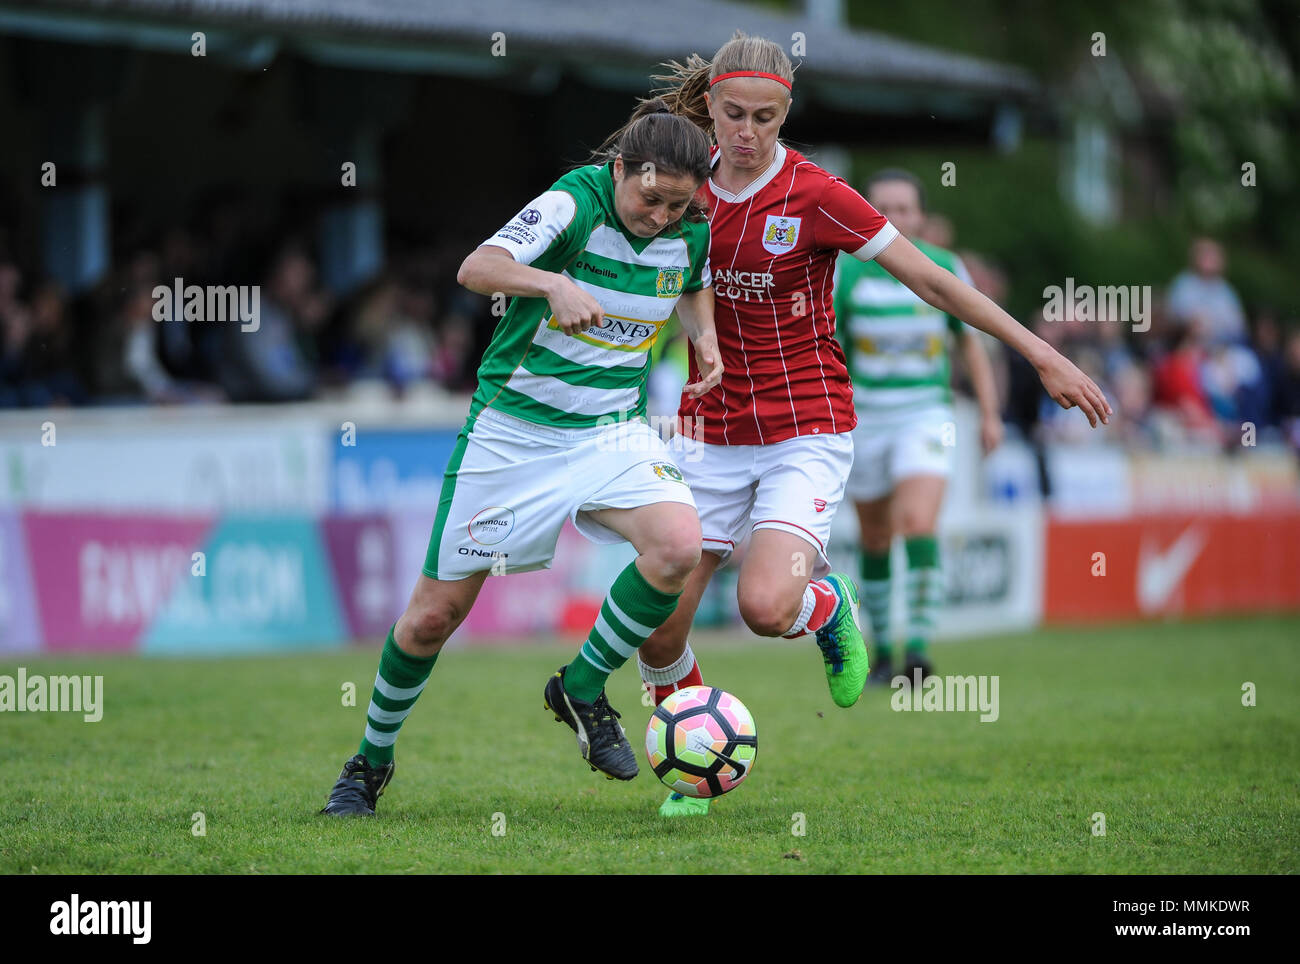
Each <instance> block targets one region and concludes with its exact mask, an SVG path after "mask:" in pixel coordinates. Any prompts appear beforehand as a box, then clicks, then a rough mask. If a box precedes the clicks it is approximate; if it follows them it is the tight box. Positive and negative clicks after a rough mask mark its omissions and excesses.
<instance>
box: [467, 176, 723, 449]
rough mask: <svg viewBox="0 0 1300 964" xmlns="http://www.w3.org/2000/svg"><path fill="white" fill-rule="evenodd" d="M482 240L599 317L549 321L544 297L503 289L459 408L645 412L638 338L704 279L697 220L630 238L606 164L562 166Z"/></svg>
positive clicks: (565, 416) (589, 414) (582, 419)
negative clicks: (555, 279)
mask: <svg viewBox="0 0 1300 964" xmlns="http://www.w3.org/2000/svg"><path fill="white" fill-rule="evenodd" d="M483 243H484V244H491V245H496V246H497V247H501V248H505V249H506V250H507V251H509V252H510V253H511V255H512V256H513V257H514V259H515V260H516V261H518V262H519V263H521V264H528V265H532V266H533V267H534V268H540V269H542V270H544V271H554V272H558V273H560V274H562V275H564V276H565V277H566V278H569V279H570V280H571V281H573V282H574V283H575V284H577V285H578V287H580V288H582V289H583V290H584V291H586V292H587V293H588V294H590V295H591V296H592V297H593V298H595V299H596V301H598V302H599V303H600V306H601V308H602V309H604V312H605V324H604V327H601V328H595V327H592V328H588V329H587V330H586V331H582V332H579V333H578V334H576V335H566V334H564V333H563V332H562V331H560V329H559V327H558V326H557V325H556V322H555V319H554V317H553V316H552V314H551V307H550V304H549V303H548V302H547V301H546V299H545V298H512V299H511V301H510V306H509V307H508V308H507V310H506V314H505V317H504V318H502V319H501V321H500V323H499V324H498V325H497V329H496V332H495V333H494V334H493V336H492V343H491V344H490V345H489V346H488V350H487V352H486V353H485V354H484V356H483V363H482V364H481V365H480V366H479V370H478V390H477V391H476V392H475V393H474V399H473V401H472V403H471V405H470V418H471V419H472V418H474V417H476V416H477V415H478V413H479V412H481V411H482V410H483V409H484V408H493V409H495V410H497V411H500V412H505V413H506V414H508V415H513V416H515V417H516V418H521V419H523V420H525V421H528V422H534V423H537V424H540V425H548V426H552V427H555V428H565V429H573V428H588V427H592V426H595V425H597V424H600V423H601V422H602V420H606V421H607V420H609V419H610V418H614V419H625V418H630V417H634V416H641V417H644V416H645V411H646V394H647V393H646V375H647V372H648V370H649V365H648V362H649V358H650V348H651V346H653V345H654V343H655V341H656V340H657V339H658V337H659V332H660V329H661V328H662V327H663V326H664V323H665V322H666V321H667V320H668V318H669V316H671V315H672V313H673V308H674V307H675V306H676V304H677V299H678V298H680V297H681V296H682V294H683V293H686V292H693V291H699V290H700V289H701V288H704V287H707V286H708V285H710V284H711V283H712V278H711V276H710V273H709V226H708V223H707V222H704V221H699V222H686V221H682V222H679V223H678V225H677V227H675V228H673V229H671V230H670V231H668V232H666V233H662V234H659V235H657V236H655V237H654V238H639V237H637V236H636V235H635V234H633V233H632V232H630V231H628V230H627V229H626V228H625V227H623V225H622V223H621V222H620V221H619V219H618V216H617V215H616V214H615V212H614V179H613V171H612V166H611V165H610V164H606V165H604V166H600V165H591V166H588V167H582V168H579V169H577V170H575V171H570V172H569V173H568V174H566V175H564V177H562V178H560V179H559V180H558V181H556V182H555V184H554V185H552V186H551V189H550V190H548V191H547V192H546V193H544V194H542V195H540V196H539V197H537V198H534V199H533V200H532V201H530V202H529V204H528V205H527V207H525V208H524V209H523V210H522V211H520V212H519V214H517V215H516V216H515V217H514V219H513V220H511V221H510V223H509V224H507V225H506V226H505V227H503V228H502V229H501V230H500V231H498V232H497V233H496V234H495V235H493V236H492V237H490V238H488V239H487V240H486V241H485V242H483Z"/></svg>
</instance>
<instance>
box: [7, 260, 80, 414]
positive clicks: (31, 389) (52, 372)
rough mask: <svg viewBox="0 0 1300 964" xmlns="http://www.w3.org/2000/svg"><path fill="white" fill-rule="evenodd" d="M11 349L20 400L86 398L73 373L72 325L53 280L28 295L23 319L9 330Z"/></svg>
mask: <svg viewBox="0 0 1300 964" xmlns="http://www.w3.org/2000/svg"><path fill="white" fill-rule="evenodd" d="M13 337H14V342H13V344H12V346H11V348H12V349H14V350H17V352H18V353H19V354H18V358H19V362H18V364H19V372H18V381H19V386H18V388H19V395H20V401H19V403H20V404H26V405H31V406H47V405H81V404H84V403H85V402H86V400H87V394H86V391H85V388H84V387H83V386H82V382H81V378H80V377H79V376H78V374H77V366H76V355H75V352H74V351H73V335H72V329H71V327H70V326H69V324H68V318H67V306H66V304H65V302H64V296H63V290H62V289H61V288H60V287H59V286H58V285H57V284H55V283H54V282H52V281H47V282H45V283H43V284H41V285H40V286H39V287H38V288H37V289H36V291H35V293H34V294H33V295H32V300H31V308H30V313H29V314H28V316H27V321H26V323H25V324H24V323H22V322H20V323H19V325H18V326H17V327H16V330H15V331H14V332H13Z"/></svg>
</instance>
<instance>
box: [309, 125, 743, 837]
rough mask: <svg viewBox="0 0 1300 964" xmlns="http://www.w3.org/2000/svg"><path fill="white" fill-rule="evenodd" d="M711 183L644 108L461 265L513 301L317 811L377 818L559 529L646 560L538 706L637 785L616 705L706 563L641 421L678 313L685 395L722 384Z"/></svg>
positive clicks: (466, 276)
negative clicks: (465, 627)
mask: <svg viewBox="0 0 1300 964" xmlns="http://www.w3.org/2000/svg"><path fill="white" fill-rule="evenodd" d="M708 172H709V142H708V138H707V137H706V136H705V135H704V133H703V132H702V131H701V130H700V129H699V128H698V127H696V126H695V125H694V124H692V123H691V122H690V121H689V120H687V119H685V118H681V117H676V116H674V115H673V114H671V113H669V112H668V109H667V106H666V105H665V104H664V103H663V102H661V101H660V102H654V101H651V102H648V103H643V104H642V105H641V106H639V107H638V108H637V111H636V112H635V113H634V114H633V117H632V120H631V122H630V123H629V124H628V126H627V127H626V128H624V129H623V130H622V131H621V132H620V133H619V135H618V136H617V140H616V143H614V144H613V145H612V147H611V149H610V151H609V156H608V158H607V159H605V160H604V162H603V163H600V164H593V165H588V166H584V167H581V168H579V169H577V170H574V171H570V172H569V173H568V174H566V175H564V176H563V177H562V178H560V179H559V180H558V181H556V182H555V184H554V185H552V186H551V188H550V189H549V190H547V191H546V192H544V193H543V194H541V195H540V196H538V197H536V198H534V199H533V200H532V201H530V202H529V203H528V204H527V205H526V206H525V207H524V209H523V210H522V211H520V212H519V214H517V215H516V216H515V217H514V218H513V219H512V220H511V221H510V222H509V223H508V224H506V225H505V227H503V228H502V229H501V230H500V231H498V232H497V233H496V234H495V235H493V236H492V237H491V238H489V239H488V240H487V241H485V242H484V243H483V244H482V245H481V246H480V247H479V248H478V249H477V250H475V251H474V252H473V253H472V254H470V256H469V257H468V258H466V259H465V262H464V264H462V265H461V268H460V272H459V274H458V276H457V280H459V281H460V283H461V284H463V285H465V287H467V288H469V289H471V290H473V291H477V292H480V293H482V294H493V295H495V294H501V295H506V296H509V297H510V298H511V301H510V304H509V307H508V308H507V310H506V313H505V316H504V317H503V318H502V320H501V322H500V324H498V326H497V329H496V333H495V335H494V336H493V338H492V343H491V345H489V347H488V350H487V352H486V354H485V355H484V357H483V362H482V365H481V366H480V368H479V385H478V390H477V391H476V392H475V394H474V398H473V401H472V403H471V405H470V412H469V418H468V420H467V421H466V423H465V427H464V428H463V429H462V430H461V433H460V436H459V439H458V441H457V444H456V447H455V450H454V451H453V453H452V456H451V460H450V462H449V464H448V466H447V471H446V476H445V478H444V482H443V488H442V496H441V498H440V500H439V503H438V513H437V517H436V519H435V522H434V526H433V533H432V535H431V537H430V539H429V551H428V555H427V557H426V559H425V564H424V571H423V573H422V574H421V576H420V577H419V581H418V584H417V585H416V587H415V591H414V593H413V594H412V596H411V601H410V603H409V604H408V605H407V608H406V612H404V613H403V614H402V616H401V618H400V619H398V621H397V623H396V624H395V625H394V626H393V629H392V630H391V631H390V632H389V634H388V639H387V641H386V642H385V644H384V650H383V654H382V655H381V657H380V661H379V673H378V675H377V676H376V677H375V688H374V692H373V694H372V696H371V701H370V707H369V710H368V712H367V714H366V730H365V735H364V738H363V739H362V741H361V747H360V750H359V752H358V753H357V754H356V755H355V756H354V757H353V758H352V759H351V760H349V761H348V762H347V763H346V764H345V765H344V768H343V773H342V774H341V775H340V777H339V779H338V782H337V783H335V785H334V788H333V790H332V791H331V793H330V798H329V802H328V803H327V804H326V807H325V809H324V811H322V812H324V813H330V814H361V815H373V814H374V812H375V810H374V808H375V802H376V800H377V798H378V796H379V794H380V793H381V792H382V791H383V788H384V787H385V785H386V784H387V783H388V781H389V779H390V778H391V776H392V773H393V744H394V741H395V740H396V738H397V734H398V730H399V729H400V727H401V725H402V722H403V721H404V720H405V719H406V717H407V715H408V714H409V713H410V711H411V708H412V706H413V705H414V704H415V701H416V699H417V698H418V696H419V694H420V692H421V690H423V689H424V686H425V684H426V682H427V681H428V678H429V673H430V671H431V670H432V669H433V665H434V662H435V661H436V660H437V658H438V653H439V652H440V651H441V649H442V646H443V644H444V643H445V642H446V641H447V638H448V637H449V636H450V635H451V634H452V632H453V631H454V630H455V629H456V627H457V626H459V625H460V623H461V622H462V620H464V618H465V617H466V615H468V613H469V610H470V607H471V606H472V605H473V604H474V600H475V599H476V598H477V596H478V593H479V590H480V588H481V587H482V585H483V580H484V579H485V578H486V577H487V575H488V574H489V572H492V573H501V574H505V573H512V572H526V571H529V570H532V569H540V568H545V567H548V566H549V565H550V562H551V558H552V556H553V555H554V553H555V544H556V539H557V538H558V537H559V534H560V529H561V527H562V526H563V524H564V522H565V520H566V519H572V520H573V523H574V525H575V526H576V527H577V529H578V531H579V532H581V533H582V534H583V535H585V536H586V537H587V538H589V539H591V540H592V541H594V542H602V543H612V542H622V541H626V542H630V543H631V544H632V545H633V546H634V547H635V548H636V550H637V552H638V556H637V558H636V560H634V561H633V562H632V563H631V564H629V565H628V566H627V568H626V569H624V570H623V571H622V572H621V573H620V574H619V575H618V577H617V578H616V579H615V580H614V584H613V586H612V587H611V588H610V591H609V595H608V596H607V597H606V599H605V602H604V604H603V605H602V606H601V609H600V615H599V616H598V618H597V619H596V624H595V626H594V627H593V628H592V631H591V634H590V635H589V637H588V638H587V641H586V642H585V643H584V644H583V646H582V647H581V649H580V650H579V652H578V654H577V655H576V656H575V657H574V659H573V660H572V661H571V662H570V663H569V664H568V665H567V666H565V667H561V669H560V671H559V672H557V673H556V674H555V675H554V676H553V677H552V678H551V679H550V681H549V682H548V683H547V686H546V689H545V699H546V703H547V706H548V707H549V708H550V709H551V710H552V711H553V712H554V713H555V714H556V719H557V720H561V721H563V722H566V723H568V724H569V726H570V727H571V728H572V729H573V730H574V731H575V732H576V733H577V735H578V747H579V750H580V751H581V753H582V756H583V758H584V759H585V760H586V761H587V762H588V763H589V764H590V765H591V767H592V769H593V770H595V769H600V770H602V771H604V772H605V773H606V775H608V776H609V777H610V778H618V779H621V780H630V779H631V778H632V777H634V776H635V775H636V773H637V764H636V757H635V755H634V754H633V752H632V747H631V745H630V744H629V742H628V739H627V734H626V733H625V732H624V731H623V728H622V726H620V725H619V723H618V713H616V712H615V711H614V710H613V708H612V707H610V705H609V701H608V700H607V699H606V697H605V692H604V686H605V680H606V679H607V678H608V676H609V674H610V673H611V672H613V671H614V670H615V669H617V668H618V667H619V666H621V665H623V663H624V662H626V661H627V659H628V658H629V657H631V656H632V655H633V654H634V653H635V652H636V650H637V647H638V646H640V644H641V643H642V642H643V641H644V640H645V638H646V637H647V636H649V635H650V633H651V632H653V631H654V629H655V628H656V627H658V626H660V625H661V624H662V623H663V622H664V620H666V619H667V618H668V617H669V616H670V615H671V614H672V611H673V609H674V608H675V607H676V605H677V597H678V596H679V595H680V594H681V591H682V587H683V585H684V584H685V582H686V578H687V576H689V575H690V573H691V571H692V570H693V569H694V568H695V565H696V563H697V562H698V561H699V558H700V538H701V533H700V522H699V517H698V514H697V513H696V509H695V502H694V500H693V498H692V496H691V490H690V488H689V487H688V486H687V485H686V483H685V482H684V481H683V478H682V473H681V471H680V470H679V469H678V467H677V466H676V465H675V464H674V462H673V460H672V458H671V456H670V455H669V453H668V449H667V447H666V446H665V445H664V443H663V442H662V441H661V439H660V438H659V436H658V435H657V434H656V433H655V432H654V431H653V430H652V429H651V427H650V425H649V424H648V423H647V421H646V419H645V413H646V394H647V392H646V376H647V371H648V359H649V350H650V348H651V346H652V345H653V344H654V343H655V340H656V339H657V338H658V336H659V333H660V330H661V329H662V327H663V325H664V324H665V322H667V321H668V318H669V316H670V315H671V314H672V313H673V311H674V309H675V310H676V312H677V315H678V318H679V319H680V320H681V323H682V326H683V328H684V329H685V330H686V332H687V333H688V334H689V335H690V338H691V342H692V344H693V345H694V348H695V352H696V361H697V364H698V367H699V372H700V377H699V378H698V380H697V381H696V382H695V383H694V384H692V385H690V386H688V387H687V390H688V392H690V393H691V394H692V395H703V394H704V393H706V392H708V391H709V390H710V389H712V388H713V387H714V386H716V385H717V384H718V382H719V381H720V380H721V378H722V365H721V362H720V360H719V354H718V350H717V340H716V336H715V334H714V327H713V290H712V288H711V283H712V281H711V276H710V272H709V257H708V254H709V229H708V223H707V222H706V221H705V220H704V218H703V214H702V211H701V210H700V209H698V208H696V207H694V202H693V197H694V195H695V193H696V191H697V190H698V189H699V187H700V185H701V184H702V183H703V182H704V179H705V178H706V177H707V176H708Z"/></svg>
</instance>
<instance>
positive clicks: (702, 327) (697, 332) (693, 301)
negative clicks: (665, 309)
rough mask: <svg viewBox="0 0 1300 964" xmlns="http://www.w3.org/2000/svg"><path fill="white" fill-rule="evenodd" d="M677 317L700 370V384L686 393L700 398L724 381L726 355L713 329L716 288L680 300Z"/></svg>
mask: <svg viewBox="0 0 1300 964" xmlns="http://www.w3.org/2000/svg"><path fill="white" fill-rule="evenodd" d="M677 317H678V319H679V320H680V321H681V323H682V331H684V332H686V337H687V338H689V339H690V340H691V346H692V347H693V348H694V349H695V364H696V366H697V367H698V368H699V370H700V380H699V381H698V382H691V383H690V384H689V385H687V386H686V387H685V388H684V389H683V391H685V392H686V394H687V395H689V396H690V397H691V398H699V397H700V396H701V395H704V394H706V393H708V392H710V391H712V390H713V389H714V388H716V387H717V385H718V383H720V382H721V381H722V353H721V352H720V351H718V335H717V332H716V331H715V329H714V327H713V287H712V286H709V287H707V288H701V289H700V290H699V291H692V292H690V293H689V294H684V295H682V296H681V297H680V298H679V299H677Z"/></svg>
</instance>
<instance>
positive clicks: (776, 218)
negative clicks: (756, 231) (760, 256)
mask: <svg viewBox="0 0 1300 964" xmlns="http://www.w3.org/2000/svg"><path fill="white" fill-rule="evenodd" d="M799 220H800V219H799V218H787V217H782V216H781V215H778V214H769V215H768V216H767V224H766V226H765V227H764V228H763V248H764V249H765V250H767V251H771V252H772V253H773V254H784V253H785V252H787V251H789V250H790V249H791V248H793V247H794V245H795V242H796V241H798V240H799Z"/></svg>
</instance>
